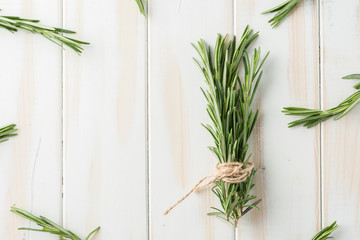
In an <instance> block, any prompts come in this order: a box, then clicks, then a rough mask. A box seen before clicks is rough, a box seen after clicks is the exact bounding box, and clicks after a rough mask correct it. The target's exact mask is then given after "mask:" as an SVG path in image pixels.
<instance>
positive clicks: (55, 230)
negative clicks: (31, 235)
mask: <svg viewBox="0 0 360 240" xmlns="http://www.w3.org/2000/svg"><path fill="white" fill-rule="evenodd" d="M10 211H11V212H13V213H15V214H17V215H19V216H21V217H23V218H25V219H28V220H30V221H32V222H34V223H36V224H37V225H38V226H40V227H42V229H35V228H18V230H30V231H37V232H46V233H50V234H54V235H57V236H59V238H60V240H65V239H69V240H81V238H80V237H79V236H77V235H76V234H75V233H73V232H71V231H69V230H67V229H65V228H63V227H61V226H60V225H58V224H56V223H54V222H53V221H51V220H49V219H48V218H46V217H43V216H39V217H37V216H35V215H33V214H31V213H29V212H27V211H25V210H22V209H20V208H17V207H11V210H10ZM99 229H100V227H97V228H96V229H94V230H93V231H91V232H90V233H89V234H88V235H87V237H86V238H85V239H84V240H88V239H90V237H91V236H92V235H93V234H94V233H95V232H97V231H98V230H99Z"/></svg>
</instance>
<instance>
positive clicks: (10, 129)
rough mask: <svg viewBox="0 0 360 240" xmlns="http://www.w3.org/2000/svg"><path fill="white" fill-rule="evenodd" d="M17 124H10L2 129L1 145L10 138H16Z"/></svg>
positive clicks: (0, 135) (0, 129) (0, 133)
mask: <svg viewBox="0 0 360 240" xmlns="http://www.w3.org/2000/svg"><path fill="white" fill-rule="evenodd" d="M15 127H16V125H15V124H10V125H8V126H5V127H2V128H0V143H2V142H5V141H7V140H9V138H10V137H13V136H16V135H17V133H16V131H17V129H16V128H15Z"/></svg>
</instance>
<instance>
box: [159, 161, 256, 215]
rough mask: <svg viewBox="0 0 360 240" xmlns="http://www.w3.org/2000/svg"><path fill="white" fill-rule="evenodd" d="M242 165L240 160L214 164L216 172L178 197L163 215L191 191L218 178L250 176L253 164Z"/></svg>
mask: <svg viewBox="0 0 360 240" xmlns="http://www.w3.org/2000/svg"><path fill="white" fill-rule="evenodd" d="M243 166H244V164H243V163H240V162H227V163H221V164H220V163H218V164H217V165H216V174H212V175H208V176H206V177H204V178H202V179H201V180H200V181H199V182H198V183H197V184H196V185H195V186H194V187H193V188H192V189H191V190H190V191H189V192H188V193H187V194H186V195H185V196H184V197H182V198H180V199H179V201H177V202H176V203H175V204H174V205H172V206H171V207H170V208H169V209H168V210H166V211H165V212H164V215H167V214H168V213H169V212H170V211H171V210H172V209H173V208H175V207H176V206H177V205H178V204H179V203H181V202H182V201H184V200H185V199H186V198H187V197H188V196H189V195H190V194H191V193H193V192H198V191H200V190H201V189H204V188H206V187H208V186H209V185H211V184H213V183H214V182H216V181H218V180H222V181H224V182H228V183H241V182H244V181H245V180H246V179H247V178H248V177H249V176H250V173H251V171H252V170H253V168H254V164H253V163H251V162H248V163H247V164H246V167H245V168H243ZM205 180H208V181H205Z"/></svg>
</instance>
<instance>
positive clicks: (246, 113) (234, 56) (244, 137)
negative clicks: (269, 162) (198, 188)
mask: <svg viewBox="0 0 360 240" xmlns="http://www.w3.org/2000/svg"><path fill="white" fill-rule="evenodd" d="M257 36H258V33H254V32H253V30H251V29H249V27H248V26H247V27H246V28H245V30H244V33H243V35H242V37H241V39H240V42H239V43H238V44H236V39H235V37H234V38H233V40H232V41H231V40H230V41H229V40H227V36H225V37H222V36H221V35H220V34H219V35H218V38H217V41H216V45H215V49H214V50H211V49H210V47H209V46H208V45H207V44H206V43H205V42H204V40H200V41H199V42H198V47H196V46H195V45H194V44H193V46H194V47H195V49H196V50H197V52H198V54H199V56H200V59H201V61H200V62H199V61H197V60H196V59H194V60H195V61H196V63H197V65H198V66H199V67H200V69H201V71H202V72H203V74H204V77H205V82H206V84H207V86H208V89H207V90H204V89H201V90H202V92H203V94H204V96H205V98H206V100H207V109H206V110H207V112H208V114H209V116H210V119H211V121H212V125H209V124H207V125H204V124H203V126H204V127H205V128H206V129H207V130H208V131H209V133H210V134H211V136H212V137H213V139H214V143H215V146H212V147H209V149H210V150H211V151H212V152H213V153H214V154H215V156H216V157H217V159H218V161H219V163H225V162H241V163H244V167H245V166H246V164H247V163H248V162H249V160H250V156H251V154H250V155H248V154H247V151H248V147H249V146H248V140H249V137H250V136H251V133H252V130H253V128H254V126H255V122H256V119H257V116H258V110H253V109H252V106H251V103H252V101H253V99H254V96H255V93H256V90H257V87H258V85H259V82H260V79H261V76H262V72H261V71H260V69H261V67H262V65H263V63H264V61H265V59H266V57H267V56H268V54H266V56H265V58H264V59H263V60H260V53H261V51H260V48H259V49H255V50H254V53H253V55H252V57H251V59H250V58H249V57H248V54H247V52H246V51H247V48H248V47H249V46H250V44H251V43H252V42H253V41H254V39H255V38H256V37H257ZM240 67H242V68H243V69H244V78H243V79H242V80H241V79H240V76H239V71H240ZM255 173H256V170H253V171H252V172H251V174H250V176H249V178H248V179H247V180H246V181H245V182H242V183H227V182H224V181H217V182H216V183H215V186H214V187H213V188H212V191H213V192H214V194H215V195H216V196H217V197H218V198H219V200H220V204H221V207H222V210H220V209H217V208H214V207H212V209H213V210H215V212H212V213H209V215H215V216H217V217H220V218H222V219H224V220H226V221H228V222H230V223H231V224H233V225H234V226H237V223H238V221H239V219H240V217H241V216H242V215H243V214H244V213H246V212H247V211H249V208H250V209H252V208H257V209H258V207H257V206H256V204H257V203H258V202H259V201H257V202H256V203H255V204H254V203H253V204H250V203H249V201H251V200H253V199H255V198H256V196H254V195H252V194H251V193H250V190H251V189H252V188H253V187H254V183H253V180H254V175H255Z"/></svg>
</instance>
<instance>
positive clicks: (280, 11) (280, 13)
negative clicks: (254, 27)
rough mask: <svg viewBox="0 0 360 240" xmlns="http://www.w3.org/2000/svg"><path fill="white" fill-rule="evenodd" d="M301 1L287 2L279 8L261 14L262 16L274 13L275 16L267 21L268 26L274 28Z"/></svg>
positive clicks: (291, 0)
mask: <svg viewBox="0 0 360 240" xmlns="http://www.w3.org/2000/svg"><path fill="white" fill-rule="evenodd" d="M300 1H301V0H288V1H286V2H284V3H282V4H280V5H279V6H276V7H274V8H272V9H269V10H267V11H266V12H263V13H262V14H267V13H275V12H276V14H275V16H274V17H273V18H271V19H270V20H269V23H270V25H271V26H272V27H273V28H275V27H276V26H277V25H279V23H280V22H281V21H282V20H283V19H284V18H285V17H286V16H287V15H289V14H290V13H291V11H292V10H294V8H295V7H296V6H297V4H298V3H299V2H300Z"/></svg>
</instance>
